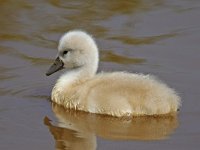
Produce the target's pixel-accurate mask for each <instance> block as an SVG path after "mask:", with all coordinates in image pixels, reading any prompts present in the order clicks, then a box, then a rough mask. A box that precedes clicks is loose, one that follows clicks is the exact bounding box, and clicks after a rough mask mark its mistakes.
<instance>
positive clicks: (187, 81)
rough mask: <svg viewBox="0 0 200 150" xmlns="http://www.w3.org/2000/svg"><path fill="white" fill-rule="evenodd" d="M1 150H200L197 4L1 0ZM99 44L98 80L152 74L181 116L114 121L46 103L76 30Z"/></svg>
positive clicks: (194, 0)
mask: <svg viewBox="0 0 200 150" xmlns="http://www.w3.org/2000/svg"><path fill="white" fill-rule="evenodd" d="M0 8H1V9H0V29H1V30H0V97H1V98H0V103H1V105H0V149H4V150H9V149H20V150H23V149H29V150H32V149H33V150H34V149H48V150H51V149H52V150H53V149H60V150H61V149H62V150H64V149H88V150H89V149H99V150H104V149H110V150H118V149H123V150H130V149H139V150H140V149H141V150H142V149H147V148H148V149H163V150H164V149H176V150H179V149H191V150H193V149H194V150H195V149H199V148H198V147H199V146H200V144H199V142H200V128H199V125H200V117H199V116H200V109H199V108H200V101H199V99H200V93H199V91H200V87H199V84H200V80H199V76H200V65H199V60H200V50H199V47H200V44H199V39H200V21H199V16H200V1H199V0H151V1H149V0H132V1H130V2H125V1H76V2H74V1H60V0H46V1H39V0H37V1H33V0H30V1H25V0H18V1H17V2H16V1H14V0H9V1H5V0H4V1H3V0H2V1H0ZM76 28H79V29H83V30H86V31H88V32H89V33H91V34H92V35H93V36H94V37H96V41H97V43H98V46H99V49H100V54H101V62H100V67H99V71H101V70H103V71H117V70H126V71H129V72H142V73H145V74H148V73H150V74H154V75H156V76H158V77H159V78H160V79H161V80H163V81H164V82H166V83H167V84H168V85H169V86H170V87H173V88H174V89H176V91H178V93H179V94H180V96H181V98H182V102H183V105H182V107H181V110H180V112H179V114H178V115H177V116H172V117H162V118H156V117H152V118H148V117H147V118H146V117H142V118H133V119H132V120H129V119H126V118H123V119H117V118H112V117H106V116H98V115H94V114H85V113H80V112H72V111H67V110H65V109H63V108H62V107H59V106H57V105H52V104H51V102H50V101H49V100H50V93H51V89H52V87H53V85H54V83H55V81H56V79H57V78H58V76H59V75H60V74H59V73H56V74H55V75H53V76H51V77H46V76H45V72H46V70H47V69H48V67H49V65H50V64H51V63H52V61H53V59H54V58H55V55H56V48H57V41H58V39H59V38H60V36H61V35H62V34H63V33H64V32H66V31H68V30H70V29H76Z"/></svg>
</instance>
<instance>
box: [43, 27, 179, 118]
mask: <svg viewBox="0 0 200 150" xmlns="http://www.w3.org/2000/svg"><path fill="white" fill-rule="evenodd" d="M98 63H99V51H98V47H97V45H96V42H95V40H94V38H93V37H92V36H91V35H90V34H88V33H86V32H84V31H81V30H72V31H69V32H67V33H65V34H64V35H63V36H62V37H61V39H60V41H59V45H58V54H57V58H56V60H55V62H54V63H53V65H52V66H51V67H50V68H49V70H48V71H47V73H46V75H47V76H49V75H51V74H53V73H54V72H57V71H59V70H61V69H67V70H66V72H64V74H62V75H61V76H60V78H59V79H58V80H57V82H56V84H55V86H54V87H53V90H52V94H51V99H52V101H53V102H55V103H57V104H59V105H63V106H64V107H65V108H68V109H75V110H80V111H85V112H90V113H96V114H104V115H111V116H116V117H123V116H144V115H164V114H171V113H174V112H177V110H178V108H179V107H180V97H179V96H178V94H177V93H176V92H175V91H174V90H173V89H171V88H170V87H168V86H167V85H166V84H165V83H163V82H161V81H160V80H158V79H157V78H156V77H154V76H153V75H145V74H136V73H128V72H111V73H108V72H106V73H104V72H102V73H97V68H98Z"/></svg>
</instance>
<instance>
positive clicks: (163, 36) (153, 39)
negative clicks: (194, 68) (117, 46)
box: [110, 33, 178, 45]
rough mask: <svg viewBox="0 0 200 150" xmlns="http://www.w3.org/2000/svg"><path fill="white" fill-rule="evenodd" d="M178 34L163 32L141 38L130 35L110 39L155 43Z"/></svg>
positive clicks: (136, 42)
mask: <svg viewBox="0 0 200 150" xmlns="http://www.w3.org/2000/svg"><path fill="white" fill-rule="evenodd" d="M177 35H178V33H169V34H161V35H156V36H151V37H140V38H131V37H129V36H118V37H116V36H115V37H110V39H113V40H119V41H122V42H123V43H125V44H131V45H143V44H153V43H155V42H157V41H160V40H164V39H168V38H172V37H175V36H177Z"/></svg>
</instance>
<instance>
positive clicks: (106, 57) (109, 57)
mask: <svg viewBox="0 0 200 150" xmlns="http://www.w3.org/2000/svg"><path fill="white" fill-rule="evenodd" d="M100 57H101V61H104V62H113V63H119V64H136V63H137V64H140V63H144V62H145V59H142V58H130V57H126V56H120V55H117V54H114V53H113V52H112V51H102V52H101V55H100Z"/></svg>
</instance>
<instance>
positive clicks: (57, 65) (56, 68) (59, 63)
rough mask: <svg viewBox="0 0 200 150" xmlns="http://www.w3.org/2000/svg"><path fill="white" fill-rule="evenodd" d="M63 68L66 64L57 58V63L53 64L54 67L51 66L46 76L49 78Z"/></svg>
mask: <svg viewBox="0 0 200 150" xmlns="http://www.w3.org/2000/svg"><path fill="white" fill-rule="evenodd" d="M63 66H64V63H63V62H62V60H60V58H59V57H57V58H56V60H55V62H54V63H53V65H51V67H50V68H49V70H48V71H47V72H46V75H47V76H49V75H51V74H53V73H55V72H57V71H59V70H61V69H63Z"/></svg>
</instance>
